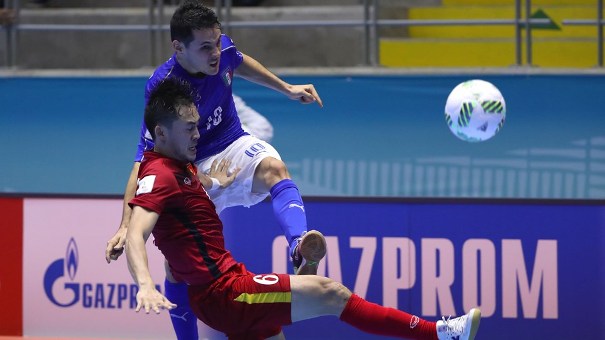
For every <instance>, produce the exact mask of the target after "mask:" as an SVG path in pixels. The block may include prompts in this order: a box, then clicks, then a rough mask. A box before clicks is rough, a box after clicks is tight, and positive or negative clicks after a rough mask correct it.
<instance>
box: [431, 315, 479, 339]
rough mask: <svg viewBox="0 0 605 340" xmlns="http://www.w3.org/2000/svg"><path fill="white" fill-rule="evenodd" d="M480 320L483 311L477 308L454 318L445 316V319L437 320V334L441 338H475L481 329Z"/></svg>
mask: <svg viewBox="0 0 605 340" xmlns="http://www.w3.org/2000/svg"><path fill="white" fill-rule="evenodd" d="M480 321H481V311H479V309H477V308H473V309H471V310H470V311H469V312H468V313H467V314H465V315H462V316H460V317H457V318H454V319H451V318H447V319H446V318H443V320H439V321H437V336H438V337H439V340H454V339H459V340H466V339H468V340H473V339H474V338H475V334H477V330H478V329H479V323H480Z"/></svg>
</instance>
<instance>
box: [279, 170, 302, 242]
mask: <svg viewBox="0 0 605 340" xmlns="http://www.w3.org/2000/svg"><path fill="white" fill-rule="evenodd" d="M271 199H272V201H271V202H272V204H273V212H274V213H275V218H277V223H278V224H279V226H280V227H281V229H282V231H283V232H284V235H285V236H286V239H287V240H288V244H289V245H290V251H292V249H293V247H294V246H296V243H295V242H296V238H297V237H300V236H301V235H302V234H303V233H304V232H306V231H307V215H306V214H305V206H304V204H303V201H302V197H300V193H299V192H298V187H297V186H296V184H294V182H292V180H290V179H284V180H281V181H280V182H279V183H277V184H275V185H274V186H273V188H271Z"/></svg>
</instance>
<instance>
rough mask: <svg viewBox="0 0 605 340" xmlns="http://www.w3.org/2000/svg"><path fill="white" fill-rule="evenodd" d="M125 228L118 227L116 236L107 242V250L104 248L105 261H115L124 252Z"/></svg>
mask: <svg viewBox="0 0 605 340" xmlns="http://www.w3.org/2000/svg"><path fill="white" fill-rule="evenodd" d="M126 230H127V229H126V228H124V227H120V229H118V231H116V234H115V235H113V237H112V238H110V239H109V241H107V248H105V261H107V263H111V261H115V260H117V259H118V257H120V255H122V253H123V252H124V243H126Z"/></svg>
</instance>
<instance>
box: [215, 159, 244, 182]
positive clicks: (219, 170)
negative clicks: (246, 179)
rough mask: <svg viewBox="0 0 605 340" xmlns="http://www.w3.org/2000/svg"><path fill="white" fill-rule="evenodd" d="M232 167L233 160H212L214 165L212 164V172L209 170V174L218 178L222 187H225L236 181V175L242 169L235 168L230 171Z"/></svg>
mask: <svg viewBox="0 0 605 340" xmlns="http://www.w3.org/2000/svg"><path fill="white" fill-rule="evenodd" d="M230 167H231V161H230V160H227V159H223V160H221V161H220V162H219V161H218V159H215V160H214V161H212V165H211V166H210V172H208V176H210V177H213V178H216V179H217V180H218V181H219V183H220V184H221V189H224V188H226V187H228V186H230V185H231V184H233V181H235V177H236V176H237V174H238V173H239V171H240V170H241V169H240V168H235V169H233V171H231V172H230V171H229V168H230Z"/></svg>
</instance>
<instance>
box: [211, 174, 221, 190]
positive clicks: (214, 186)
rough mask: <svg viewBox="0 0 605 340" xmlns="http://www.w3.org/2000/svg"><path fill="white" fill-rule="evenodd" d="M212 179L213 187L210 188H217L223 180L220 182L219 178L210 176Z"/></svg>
mask: <svg viewBox="0 0 605 340" xmlns="http://www.w3.org/2000/svg"><path fill="white" fill-rule="evenodd" d="M210 179H211V180H212V187H211V188H210V190H216V189H219V188H220V187H221V182H219V181H218V179H216V178H214V177H210Z"/></svg>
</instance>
